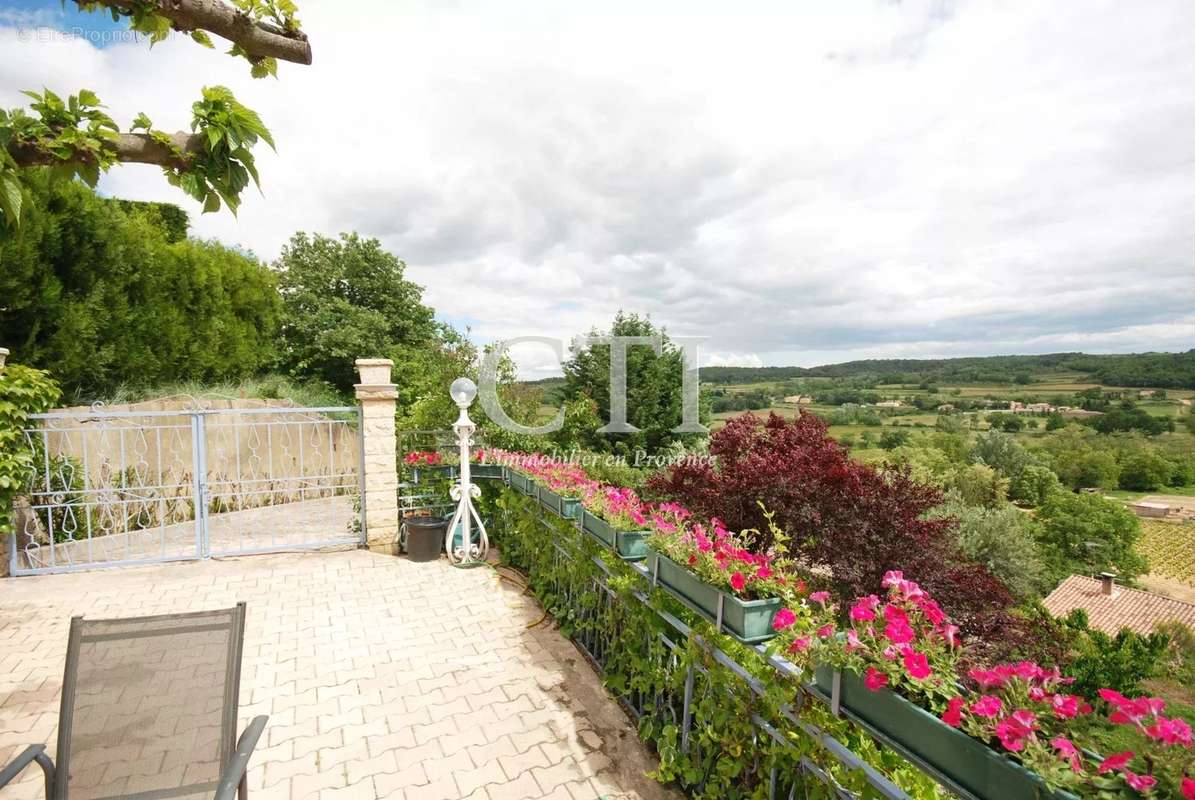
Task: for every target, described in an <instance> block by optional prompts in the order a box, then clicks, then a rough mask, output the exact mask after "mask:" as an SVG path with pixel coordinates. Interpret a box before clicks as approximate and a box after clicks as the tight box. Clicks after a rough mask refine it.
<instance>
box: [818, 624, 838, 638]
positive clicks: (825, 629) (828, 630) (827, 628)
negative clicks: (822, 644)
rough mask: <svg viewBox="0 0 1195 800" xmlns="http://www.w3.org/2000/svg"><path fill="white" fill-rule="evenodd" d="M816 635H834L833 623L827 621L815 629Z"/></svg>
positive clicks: (820, 636)
mask: <svg viewBox="0 0 1195 800" xmlns="http://www.w3.org/2000/svg"><path fill="white" fill-rule="evenodd" d="M817 635H818V637H819V638H821V639H828V638H829V637H831V636H833V635H834V623H832V622H827V623H826V624H825V625H823V626H821V627H820V628H818V629H817Z"/></svg>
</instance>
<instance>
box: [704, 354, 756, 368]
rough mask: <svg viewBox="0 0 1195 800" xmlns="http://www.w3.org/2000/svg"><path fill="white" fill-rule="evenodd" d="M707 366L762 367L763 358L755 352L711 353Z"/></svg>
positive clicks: (706, 360)
mask: <svg viewBox="0 0 1195 800" xmlns="http://www.w3.org/2000/svg"><path fill="white" fill-rule="evenodd" d="M705 366H707V367H762V366H763V359H762V358H760V357H759V356H758V355H756V354H755V353H710V354H709V357H708V358H706V359H705Z"/></svg>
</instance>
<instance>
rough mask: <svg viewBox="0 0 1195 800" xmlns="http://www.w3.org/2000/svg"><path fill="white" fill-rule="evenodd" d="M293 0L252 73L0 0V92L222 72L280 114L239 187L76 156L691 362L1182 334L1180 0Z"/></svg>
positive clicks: (221, 217)
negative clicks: (639, 326)
mask: <svg viewBox="0 0 1195 800" xmlns="http://www.w3.org/2000/svg"><path fill="white" fill-rule="evenodd" d="M67 5H72V6H73V4H71V3H67ZM299 6H300V11H301V14H300V17H301V19H302V22H303V27H304V29H305V30H306V31H307V32H308V34H309V35H310V37H311V40H312V43H313V49H314V54H315V63H314V65H313V66H311V67H300V66H296V65H290V64H283V65H282V66H281V68H280V70H279V72H280V75H279V80H277V81H275V80H264V81H254V80H252V79H251V78H250V77H249V75H248V69H247V68H246V67H245V65H244V63H243V62H241V61H239V60H234V59H231V58H228V57H225V56H222V55H220V54H219V53H215V52H211V51H206V50H203V49H201V48H199V47H197V46H195V45H192V44H190V43H188V42H186V41H169V42H166V43H163V44H159V45H157V46H156V47H155V48H154V49H153V52H152V53H151V52H150V50H149V47H148V45H147V44H146V43H144V42H136V41H127V40H124V39H122V37H119V36H116V37H113V36H110V35H106V34H105V33H104V32H105V31H110V29H111V25H110V24H108V23H105V21H104V19H103V17H101V16H99V15H94V14H87V15H79V14H78V13H77V12H72V11H66V12H64V11H63V9H62V5H61V4H60V3H59V1H58V0H46V1H45V2H30V1H28V0H22V1H21V2H0V104H3V105H4V106H14V105H19V104H21V102H22V98H21V97H20V96H19V94H18V90H19V89H22V88H28V87H33V88H36V87H39V86H43V85H44V86H47V87H50V88H51V89H54V90H55V91H58V92H60V93H63V94H65V93H69V92H72V91H75V90H77V89H78V88H80V87H86V88H90V89H93V90H95V91H97V92H98V93H99V94H100V96H101V97H102V98H103V99H104V100H105V101H106V102H107V104H108V105H109V107H110V110H111V111H112V113H113V115H114V116H115V117H116V118H117V119H118V120H120V121H122V122H123V123H124V124H126V125H127V123H128V121H130V120H131V119H132V118H133V116H134V115H135V114H136V112H138V111H145V112H146V113H147V114H149V116H150V117H151V118H152V119H153V120H154V122H155V124H156V125H157V126H158V127H161V128H166V129H169V130H174V129H179V128H183V127H185V126H186V125H187V124H189V119H190V115H189V109H190V104H191V102H192V100H194V99H195V98H197V97H198V95H199V89H200V87H201V86H204V85H211V84H224V85H227V86H229V87H232V88H233V89H234V91H235V92H236V94H237V96H238V97H239V98H240V99H241V100H242V102H245V103H246V104H247V105H249V106H251V107H253V108H255V109H257V110H258V111H259V112H260V113H261V115H262V116H263V118H264V119H265V121H266V123H267V124H268V125H269V126H270V127H271V129H272V130H273V132H274V135H275V138H276V140H277V142H278V153H277V155H275V154H272V153H269V152H262V153H260V154H259V168H260V170H261V173H262V180H263V189H264V196H258V195H257V194H255V193H253V194H249V195H247V197H246V200H245V203H244V206H243V207H242V209H241V212H240V216H239V218H233V217H232V216H231V215H230V214H228V212H226V211H225V212H222V213H220V214H216V215H212V214H208V215H201V214H200V213H199V208H198V206H197V205H196V204H194V203H192V202H191V201H189V200H187V199H186V198H185V197H184V196H183V195H182V194H181V193H179V192H178V191H177V190H174V189H173V188H171V187H170V186H168V185H167V184H166V183H165V182H164V181H163V180H162V178H161V175H160V173H159V172H158V171H157V170H156V169H155V168H152V167H147V166H135V165H132V166H124V167H119V168H117V169H114V170H113V171H112V172H111V173H110V174H109V175H108V176H107V177H105V178H104V180H103V182H102V184H101V189H102V190H103V191H105V192H107V193H110V194H113V195H119V196H123V197H133V198H139V199H147V200H150V199H152V200H169V201H171V202H176V203H179V204H180V205H183V206H184V207H186V208H188V209H189V210H190V211H191V212H192V220H193V231H194V233H196V234H197V235H200V236H206V237H216V238H219V239H220V240H222V241H225V242H228V243H236V244H239V245H241V246H243V247H245V248H249V249H252V250H253V252H255V253H256V254H257V255H259V256H260V257H262V258H263V259H273V258H274V257H275V256H276V255H277V253H278V251H279V248H280V247H281V246H282V244H283V243H284V242H285V241H286V240H287V238H288V237H289V236H290V235H291V234H292V233H293V232H294V231H296V230H308V231H318V232H322V233H326V234H334V233H336V232H338V231H348V230H356V231H358V232H360V233H362V234H366V235H369V236H375V237H377V238H379V239H380V240H382V242H383V243H384V244H385V245H386V246H387V247H388V248H389V249H390V250H392V251H393V252H394V253H396V254H397V255H399V256H400V257H401V258H403V259H404V260H405V261H406V262H407V264H408V265H409V268H410V274H411V276H412V277H413V278H414V279H415V280H417V281H419V282H420V283H422V284H424V285H426V287H427V299H428V300H429V302H430V303H431V304H432V305H433V306H434V307H435V308H436V309H437V312H438V313H439V315H440V316H441V317H442V318H443V319H445V320H448V321H450V322H453V323H454V324H457V325H459V326H461V327H464V326H469V327H470V328H471V330H472V333H473V337H474V338H475V340H477V341H479V342H486V341H491V340H494V339H498V338H505V337H510V336H523V335H539V336H559V337H562V338H566V337H568V336H571V335H572V334H573V333H575V332H578V331H581V330H585V329H588V328H589V327H591V326H595V325H596V326H599V327H600V326H602V325H603V324H604V323H608V321H609V319H610V318H611V317H612V316H613V314H614V313H615V311H617V310H618V309H619V308H624V309H627V310H635V311H641V312H649V313H650V314H651V315H652V317H653V318H654V319H655V320H657V321H658V322H661V323H663V324H665V325H666V326H667V327H668V329H669V331H671V332H673V333H676V334H680V335H696V336H704V337H707V338H706V342H705V344H704V345H703V349H704V351H705V357H704V361H705V363H721V364H743V365H758V364H768V365H785V364H800V365H812V364H819V363H827V362H833V361H844V360H848V359H852V358H861V357H932V356H945V355H972V354H996V353H1034V352H1052V351H1059V350H1086V351H1089V352H1124V351H1137V350H1180V349H1181V350H1186V349H1189V348H1191V347H1195V3H1192V2H1190V0H1173V2H1170V1H1169V0H1144V1H1143V2H1139V3H1124V2H1123V0H1115V1H1108V2H1104V1H1102V0H1074V1H1073V2H1072V1H1069V0H1052V2H1049V3H1041V2H969V3H953V2H871V1H870V0H864V1H861V2H850V1H849V0H835V1H834V2H821V3H801V4H794V3H791V2H775V3H767V2H753V3H749V4H728V3H708V4H705V3H699V2H692V1H691V0H690V1H689V2H683V3H682V2H675V3H673V2H663V1H661V2H656V3H642V2H631V3H623V2H620V1H619V0H611V1H610V2H605V3H600V4H592V3H591V4H579V3H560V2H555V1H554V0H543V1H542V2H525V1H524V0H503V1H502V2H480V1H475V0H453V1H452V2H447V1H446V0H427V1H426V2H413V1H411V0H399V1H395V0H387V1H386V2H382V0H377V1H376V2H367V1H365V0H354V2H352V3H345V2H339V3H335V2H331V1H330V0H300V2H299ZM744 8H745V9H746V10H744ZM54 30H65V31H67V32H68V33H67V35H60V34H55V33H54V32H53V31H54ZM80 34H81V35H80ZM113 40H114V41H113ZM519 356H520V360H521V362H522V364H523V365H524V367H525V369H526V374H527V375H528V376H529V377H535V376H538V375H541V374H545V373H544V370H550V362H551V361H552V359H551V357H550V356H548V354H547V353H546V352H541V351H537V350H531V349H524V350H521V351H519Z"/></svg>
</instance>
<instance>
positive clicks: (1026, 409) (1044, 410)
mask: <svg viewBox="0 0 1195 800" xmlns="http://www.w3.org/2000/svg"><path fill="white" fill-rule="evenodd" d="M1008 410H1009V411H1015V412H1017V413H1018V414H1049V413H1050V412H1051V411H1053V410H1054V407H1053V406H1052V405H1050V404H1049V403H1022V402H1020V401H1018V400H1009V401H1008Z"/></svg>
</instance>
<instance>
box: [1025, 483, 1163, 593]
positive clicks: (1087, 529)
mask: <svg viewBox="0 0 1195 800" xmlns="http://www.w3.org/2000/svg"><path fill="white" fill-rule="evenodd" d="M1038 518H1039V519H1040V520H1041V521H1042V528H1041V534H1040V536H1039V540H1038V541H1039V543H1040V544H1041V547H1042V550H1043V552H1044V554H1045V557H1046V560H1047V562H1048V563H1049V565H1050V568H1051V571H1052V576H1053V577H1054V578H1055V579H1056V580H1060V579H1062V578H1065V577H1066V576H1067V575H1070V574H1073V573H1077V574H1082V575H1092V574H1094V573H1097V572H1104V571H1112V572H1117V573H1119V574H1120V575H1121V576H1123V577H1124V578H1126V579H1129V580H1132V579H1133V578H1135V577H1136V576H1138V575H1141V574H1143V573H1145V572H1148V571H1149V565H1148V564H1147V563H1146V561H1145V559H1143V558H1142V557H1141V556H1139V555H1138V554H1137V552H1136V551H1135V549H1134V547H1135V545H1136V543H1137V540H1138V539H1139V538H1140V537H1141V523H1140V521H1139V520H1138V519H1137V517H1136V516H1134V515H1133V513H1132V512H1131V511H1129V510H1128V509H1127V508H1125V507H1124V506H1123V505H1121V504H1120V503H1117V502H1114V501H1112V500H1105V499H1104V498H1103V497H1101V496H1100V495H1098V494H1072V493H1070V492H1057V493H1055V494H1053V495H1051V496H1050V497H1049V499H1047V500H1046V502H1045V504H1043V505H1042V507H1041V508H1040V509H1039V511H1038Z"/></svg>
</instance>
